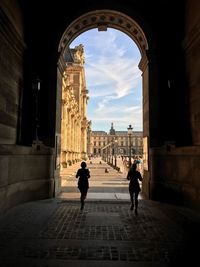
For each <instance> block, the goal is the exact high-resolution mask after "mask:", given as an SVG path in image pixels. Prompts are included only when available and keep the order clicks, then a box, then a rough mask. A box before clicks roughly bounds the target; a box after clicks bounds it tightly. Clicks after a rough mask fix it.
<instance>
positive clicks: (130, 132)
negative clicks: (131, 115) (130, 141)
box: [127, 124, 133, 135]
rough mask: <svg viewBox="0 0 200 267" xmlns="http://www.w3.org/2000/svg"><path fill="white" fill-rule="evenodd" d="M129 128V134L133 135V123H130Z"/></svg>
mask: <svg viewBox="0 0 200 267" xmlns="http://www.w3.org/2000/svg"><path fill="white" fill-rule="evenodd" d="M127 130H128V135H131V134H132V131H133V127H132V126H131V124H129V126H128V128H127Z"/></svg>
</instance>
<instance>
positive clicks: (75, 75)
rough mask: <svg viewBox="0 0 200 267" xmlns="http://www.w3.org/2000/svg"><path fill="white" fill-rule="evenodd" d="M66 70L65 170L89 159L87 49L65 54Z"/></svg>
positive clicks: (63, 84) (63, 115)
mask: <svg viewBox="0 0 200 267" xmlns="http://www.w3.org/2000/svg"><path fill="white" fill-rule="evenodd" d="M65 60H66V68H65V71H64V75H63V79H62V120H61V166H62V167H63V168H65V167H67V166H68V165H71V164H73V163H75V162H77V161H80V160H86V159H87V128H88V120H87V117H86V108H87V102H88V99H89V97H88V90H87V89H86V81H85V71H84V63H85V59H84V48H83V45H79V46H76V47H75V48H74V49H69V50H68V51H67V53H66V54H65Z"/></svg>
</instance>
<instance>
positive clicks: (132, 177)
mask: <svg viewBox="0 0 200 267" xmlns="http://www.w3.org/2000/svg"><path fill="white" fill-rule="evenodd" d="M136 168H137V165H136V164H135V163H133V165H132V166H131V168H130V170H129V171H128V174H127V179H128V180H129V181H130V182H129V193H130V199H131V208H130V209H131V210H133V208H134V199H135V214H136V215H137V209H138V195H139V192H140V191H141V188H140V184H139V181H142V176H141V173H140V172H138V171H136ZM133 198H134V199H133Z"/></svg>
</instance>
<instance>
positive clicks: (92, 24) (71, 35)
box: [58, 10, 148, 55]
mask: <svg viewBox="0 0 200 267" xmlns="http://www.w3.org/2000/svg"><path fill="white" fill-rule="evenodd" d="M94 28H98V30H99V31H106V30H107V28H114V29H117V30H120V31H122V32H124V33H126V34H127V35H128V36H129V37H130V38H131V39H133V41H134V42H135V43H136V44H137V46H138V48H139V50H140V53H141V55H144V54H145V53H146V50H148V43H147V40H146V37H145V34H144V32H143V31H142V29H141V28H140V26H139V25H138V24H137V23H136V22H135V21H134V20H133V19H132V18H130V17H129V16H127V15H125V14H123V13H121V12H118V11H113V10H96V11H91V12H88V13H85V14H84V15H82V16H80V17H79V18H77V19H76V20H74V21H73V22H72V23H71V24H70V25H69V26H68V27H67V29H66V30H65V32H64V34H63V36H62V38H61V41H60V44H59V48H58V51H59V52H64V50H65V49H66V48H67V47H68V46H69V45H70V43H71V42H72V41H73V40H74V39H75V38H76V37H77V36H79V35H80V34H81V33H83V32H85V31H87V30H90V29H94Z"/></svg>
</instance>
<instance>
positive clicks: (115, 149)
mask: <svg viewBox="0 0 200 267" xmlns="http://www.w3.org/2000/svg"><path fill="white" fill-rule="evenodd" d="M114 152H115V167H117V140H116V139H115V147H114Z"/></svg>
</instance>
